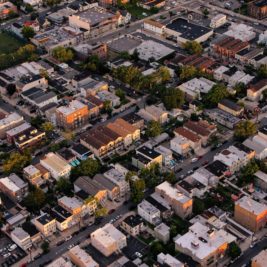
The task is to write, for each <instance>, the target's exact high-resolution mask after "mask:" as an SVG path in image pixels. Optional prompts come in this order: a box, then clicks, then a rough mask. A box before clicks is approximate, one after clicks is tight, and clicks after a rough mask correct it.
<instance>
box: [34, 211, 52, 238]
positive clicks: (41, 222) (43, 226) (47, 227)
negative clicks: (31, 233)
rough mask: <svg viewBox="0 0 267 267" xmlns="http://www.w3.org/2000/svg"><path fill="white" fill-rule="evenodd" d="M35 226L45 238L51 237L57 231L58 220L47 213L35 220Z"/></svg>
mask: <svg viewBox="0 0 267 267" xmlns="http://www.w3.org/2000/svg"><path fill="white" fill-rule="evenodd" d="M33 224H34V225H35V226H36V228H37V229H38V230H39V231H40V232H41V233H42V234H43V235H44V236H51V235H53V234H54V233H55V232H56V230H57V224H56V220H55V219H54V218H52V217H51V216H50V215H49V214H47V213H44V214H43V215H41V216H39V217H37V218H35V219H33Z"/></svg>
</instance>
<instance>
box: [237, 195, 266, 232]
mask: <svg viewBox="0 0 267 267" xmlns="http://www.w3.org/2000/svg"><path fill="white" fill-rule="evenodd" d="M234 219H235V220H236V221H237V222H238V223H240V224H241V225H243V226H244V227H246V228H248V229H249V230H251V231H253V232H257V231H259V230H260V229H262V228H264V227H265V225H266V222H267V206H266V205H264V204H261V203H259V202H257V201H255V200H253V199H251V198H249V197H247V196H243V197H242V198H241V199H239V200H238V201H236V202H235V212H234Z"/></svg>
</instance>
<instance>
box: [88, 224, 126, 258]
mask: <svg viewBox="0 0 267 267" xmlns="http://www.w3.org/2000/svg"><path fill="white" fill-rule="evenodd" d="M91 243H92V246H94V247H95V248H96V249H97V250H98V251H100V252H101V253H102V254H103V255H104V256H106V257H108V256H110V255H111V254H113V253H115V252H119V251H120V250H121V249H123V248H124V247H126V246H127V239H126V236H125V235H124V234H123V233H122V232H120V231H119V230H118V229H116V228H115V227H114V226H113V225H112V224H110V223H108V224H106V225H104V226H103V227H102V228H99V229H97V230H96V231H94V232H93V233H92V234H91Z"/></svg>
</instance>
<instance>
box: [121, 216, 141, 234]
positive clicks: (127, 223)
mask: <svg viewBox="0 0 267 267" xmlns="http://www.w3.org/2000/svg"><path fill="white" fill-rule="evenodd" d="M121 228H122V229H123V230H125V231H126V232H127V233H128V234H129V235H132V236H138V235H140V234H141V233H142V231H144V221H143V219H142V217H140V216H139V215H130V216H128V217H126V218H125V219H124V220H123V221H122V222H121Z"/></svg>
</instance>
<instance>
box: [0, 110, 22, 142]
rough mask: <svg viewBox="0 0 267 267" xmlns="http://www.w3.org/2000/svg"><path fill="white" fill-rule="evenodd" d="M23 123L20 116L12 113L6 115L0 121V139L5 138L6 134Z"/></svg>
mask: <svg viewBox="0 0 267 267" xmlns="http://www.w3.org/2000/svg"><path fill="white" fill-rule="evenodd" d="M23 122H24V119H23V117H22V116H20V115H19V114H18V113H16V112H12V113H10V114H8V115H6V116H5V117H4V118H2V119H0V139H3V138H5V137H6V132H7V131H8V130H10V129H12V128H15V127H16V126H18V125H21V124H22V123H23Z"/></svg>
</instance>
